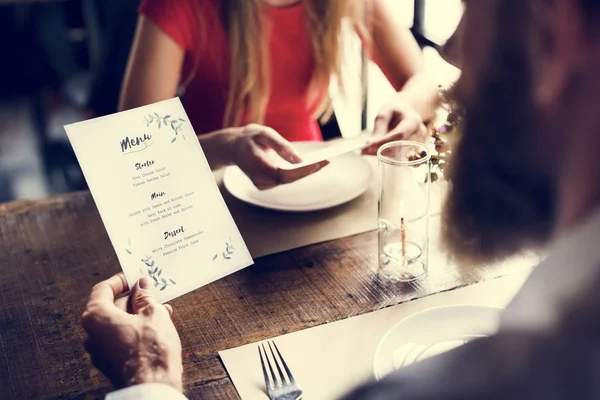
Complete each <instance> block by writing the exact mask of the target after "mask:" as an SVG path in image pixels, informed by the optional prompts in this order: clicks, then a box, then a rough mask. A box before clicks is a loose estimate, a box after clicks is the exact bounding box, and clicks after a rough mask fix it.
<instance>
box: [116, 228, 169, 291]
mask: <svg viewBox="0 0 600 400" xmlns="http://www.w3.org/2000/svg"><path fill="white" fill-rule="evenodd" d="M129 245H130V246H131V239H130V240H129ZM125 251H126V252H127V254H130V255H134V254H133V252H132V251H131V250H129V249H128V248H126V249H125ZM140 261H141V262H142V263H143V264H144V266H145V268H146V272H147V274H146V275H147V276H148V277H150V278H151V279H152V280H153V281H154V287H156V288H160V289H159V290H161V291H163V290H165V289H167V287H169V286H171V285H176V284H177V282H175V281H174V280H173V279H170V278H167V277H166V276H165V275H163V269H162V268H160V267H159V266H158V265H156V262H155V261H154V259H152V256H148V255H144V256H143V257H142V258H141V260H140ZM140 272H142V274H144V272H143V271H142V270H141V268H140Z"/></svg>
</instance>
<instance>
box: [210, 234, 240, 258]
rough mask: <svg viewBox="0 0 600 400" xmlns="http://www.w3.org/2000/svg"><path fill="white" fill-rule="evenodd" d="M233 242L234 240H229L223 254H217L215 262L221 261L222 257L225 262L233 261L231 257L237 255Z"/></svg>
mask: <svg viewBox="0 0 600 400" xmlns="http://www.w3.org/2000/svg"><path fill="white" fill-rule="evenodd" d="M231 242H232V240H231V238H229V240H228V241H227V242H225V250H223V252H222V253H221V254H219V253H217V254H215V255H214V256H213V261H216V260H217V259H219V257H222V258H223V259H224V260H231V256H233V254H234V253H235V247H233V244H232V243H231Z"/></svg>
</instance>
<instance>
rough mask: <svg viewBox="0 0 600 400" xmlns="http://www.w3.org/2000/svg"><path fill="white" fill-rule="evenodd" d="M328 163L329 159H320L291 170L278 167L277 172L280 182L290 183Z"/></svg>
mask: <svg viewBox="0 0 600 400" xmlns="http://www.w3.org/2000/svg"><path fill="white" fill-rule="evenodd" d="M328 164H329V161H321V162H318V163H316V164H311V165H307V166H306V167H302V168H298V169H293V170H282V169H278V170H277V172H278V174H279V176H280V182H281V183H292V182H294V181H297V180H298V179H302V178H304V177H307V176H308V175H312V174H314V173H315V172H317V171H319V170H320V169H321V168H323V167H325V166H326V165H328Z"/></svg>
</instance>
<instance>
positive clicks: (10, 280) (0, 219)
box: [0, 192, 509, 399]
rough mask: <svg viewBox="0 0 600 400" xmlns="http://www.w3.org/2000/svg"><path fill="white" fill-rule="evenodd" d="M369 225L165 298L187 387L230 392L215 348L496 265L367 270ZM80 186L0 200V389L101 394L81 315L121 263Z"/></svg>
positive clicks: (195, 393)
mask: <svg viewBox="0 0 600 400" xmlns="http://www.w3.org/2000/svg"><path fill="white" fill-rule="evenodd" d="M376 242H377V236H376V234H375V232H370V233H365V234H361V235H356V236H352V237H347V238H344V239H339V240H334V241H330V242H325V243H320V244H316V245H312V246H307V247H304V248H299V249H295V250H291V251H287V252H283V253H280V254H275V255H271V256H266V257H262V258H260V259H258V260H256V264H255V265H254V266H252V267H250V268H247V269H245V270H243V271H240V272H238V273H236V274H233V275H231V276H229V277H227V278H224V279H221V280H219V281H217V282H214V283H212V284H210V285H208V286H205V287H203V288H201V289H198V290H196V291H194V292H192V293H189V294H187V295H185V296H182V297H180V298H178V299H176V300H174V301H172V302H171V304H172V306H173V308H174V309H175V315H174V322H175V325H176V326H177V329H178V330H179V333H180V335H181V341H182V344H183V352H184V369H185V376H184V384H185V388H186V393H187V395H188V396H189V397H190V398H207V399H215V398H236V397H237V393H236V391H235V388H234V386H233V384H232V382H231V380H230V379H229V377H228V375H227V372H226V371H225V369H224V367H223V365H222V363H221V362H220V360H219V357H218V354H217V352H218V351H219V350H223V349H227V348H231V347H235V346H239V345H242V344H246V343H251V342H254V341H258V340H262V339H265V338H269V337H272V336H276V335H280V334H283V333H286V332H292V331H296V330H300V329H304V328H308V327H311V326H315V325H319V324H324V323H328V322H332V321H336V320H340V319H343V318H347V317H350V316H354V315H358V314H362V313H365V312H368V311H372V310H376V309H380V308H383V307H387V306H391V305H395V304H398V303H401V302H405V301H408V300H411V299H414V298H417V297H422V296H425V295H429V294H433V293H437V292H441V291H445V290H449V289H452V288H455V287H458V286H463V285H467V284H471V283H474V282H478V281H481V280H486V279H491V278H494V277H497V276H501V275H506V274H507V273H508V272H509V271H508V270H506V269H504V268H503V267H499V268H494V269H480V270H477V271H473V270H466V271H461V270H460V269H458V268H456V267H455V266H453V265H452V264H450V265H448V266H446V267H445V269H444V270H443V271H437V273H435V274H430V275H429V277H428V278H427V279H425V280H423V281H422V282H420V283H419V284H415V285H407V284H405V285H404V286H389V285H387V284H383V283H381V282H380V281H379V280H378V279H377V274H376V270H377V245H376ZM119 269H120V268H119V265H118V262H117V258H116V256H115V253H114V251H113V249H112V246H111V243H110V241H109V239H108V236H107V234H106V232H105V230H104V227H103V225H102V222H101V220H100V217H99V215H98V212H97V210H96V207H95V205H94V202H93V200H92V198H91V196H90V195H89V193H87V192H81V193H75V194H70V195H63V196H58V197H54V198H50V199H44V200H36V201H19V202H13V203H7V204H3V205H0V398H3V399H5V398H8V399H11V398H15V399H25V398H35V399H44V398H61V399H71V398H86V399H87V398H101V397H102V396H103V395H104V394H106V392H108V391H109V390H110V385H109V383H108V381H106V380H105V379H104V378H103V377H102V376H101V374H100V373H99V372H97V371H96V370H95V369H94V368H93V367H92V365H91V364H90V360H89V357H88V356H87V355H86V354H85V352H84V350H83V346H82V342H83V339H84V332H83V330H82V328H81V326H80V323H79V319H80V316H81V312H82V311H83V307H84V305H85V303H86V301H87V297H88V295H89V292H90V289H91V287H92V286H93V285H94V284H95V283H96V282H98V281H100V280H102V279H104V278H107V277H109V276H110V275H112V274H114V273H116V272H118V271H119Z"/></svg>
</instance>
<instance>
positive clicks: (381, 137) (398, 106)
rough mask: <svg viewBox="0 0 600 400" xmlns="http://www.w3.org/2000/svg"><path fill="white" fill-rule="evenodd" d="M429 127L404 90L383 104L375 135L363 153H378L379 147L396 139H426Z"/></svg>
mask: <svg viewBox="0 0 600 400" xmlns="http://www.w3.org/2000/svg"><path fill="white" fill-rule="evenodd" d="M426 137H427V128H426V126H425V124H424V123H423V119H422V118H421V115H420V114H419V113H418V112H417V111H416V110H415V109H414V108H413V107H412V106H411V105H410V103H409V101H408V100H407V98H406V97H405V96H404V94H403V93H402V92H400V93H398V94H397V95H396V96H395V97H394V99H393V100H391V101H390V102H388V103H386V104H384V105H383V107H382V108H381V110H380V111H379V113H378V114H377V117H375V125H374V127H373V137H372V138H371V140H370V144H369V146H368V147H367V148H365V149H364V150H363V154H368V155H376V154H377V150H378V149H379V147H380V146H381V145H383V144H385V143H388V142H391V141H394V140H416V141H420V142H422V141H424V140H425V138H426Z"/></svg>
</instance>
